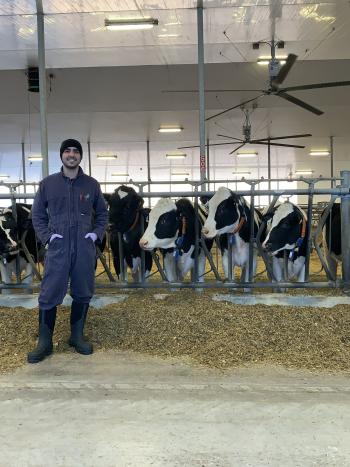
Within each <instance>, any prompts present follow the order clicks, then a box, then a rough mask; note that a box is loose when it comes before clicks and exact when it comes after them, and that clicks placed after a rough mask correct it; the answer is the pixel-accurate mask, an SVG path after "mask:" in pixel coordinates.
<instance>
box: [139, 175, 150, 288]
mask: <svg viewBox="0 0 350 467" xmlns="http://www.w3.org/2000/svg"><path fill="white" fill-rule="evenodd" d="M139 195H140V196H141V197H143V184H142V183H141V184H140V192H139ZM149 199H150V198H149ZM136 215H137V214H136ZM139 219H140V226H141V237H142V235H143V234H144V231H145V219H144V217H143V214H142V212H140V217H139ZM145 272H146V252H145V250H143V249H142V248H141V277H140V280H141V282H142V284H144V283H145Z"/></svg>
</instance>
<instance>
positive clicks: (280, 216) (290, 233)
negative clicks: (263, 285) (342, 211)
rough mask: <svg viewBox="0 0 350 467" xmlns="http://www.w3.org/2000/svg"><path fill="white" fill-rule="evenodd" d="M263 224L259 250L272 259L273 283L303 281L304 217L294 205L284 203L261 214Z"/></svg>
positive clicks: (305, 243) (306, 226)
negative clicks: (264, 233)
mask: <svg viewBox="0 0 350 467" xmlns="http://www.w3.org/2000/svg"><path fill="white" fill-rule="evenodd" d="M263 220H264V221H266V237H265V240H264V241H263V243H262V247H263V248H264V250H265V251H266V252H267V253H268V255H269V257H270V258H271V259H272V271H273V275H274V280H276V281H277V282H281V281H283V280H296V281H297V282H304V281H305V257H306V249H307V228H308V223H307V219H306V214H305V213H304V211H303V210H302V209H301V208H300V207H298V206H297V205H295V204H293V203H291V202H289V201H286V202H284V203H281V204H279V205H278V206H276V207H275V208H274V209H273V210H272V212H271V213H269V214H267V215H263ZM285 254H287V255H288V261H287V264H288V272H287V271H286V272H287V277H284V263H285V260H284V257H285Z"/></svg>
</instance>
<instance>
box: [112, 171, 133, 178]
mask: <svg viewBox="0 0 350 467" xmlns="http://www.w3.org/2000/svg"><path fill="white" fill-rule="evenodd" d="M128 176H129V174H128V173H126V172H116V173H114V174H112V177H128Z"/></svg>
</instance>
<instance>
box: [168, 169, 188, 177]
mask: <svg viewBox="0 0 350 467" xmlns="http://www.w3.org/2000/svg"><path fill="white" fill-rule="evenodd" d="M171 175H175V176H179V177H187V176H188V175H190V172H186V171H185V170H184V171H182V172H171Z"/></svg>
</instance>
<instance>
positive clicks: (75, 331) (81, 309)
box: [69, 300, 93, 355]
mask: <svg viewBox="0 0 350 467" xmlns="http://www.w3.org/2000/svg"><path fill="white" fill-rule="evenodd" d="M88 309H89V304H88V303H79V302H75V301H74V300H73V302H72V308H71V314H70V326H71V335H70V338H69V345H70V346H71V347H75V350H76V351H77V352H79V353H81V354H83V355H90V354H92V352H93V347H92V344H91V343H90V342H87V341H86V340H84V336H83V331H84V325H85V321H86V315H87V312H88Z"/></svg>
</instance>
